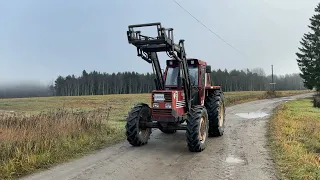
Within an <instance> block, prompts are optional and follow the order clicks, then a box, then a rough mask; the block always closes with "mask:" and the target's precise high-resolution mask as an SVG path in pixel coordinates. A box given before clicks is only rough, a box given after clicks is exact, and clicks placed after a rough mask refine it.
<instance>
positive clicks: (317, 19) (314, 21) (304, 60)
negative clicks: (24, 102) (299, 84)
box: [296, 3, 320, 91]
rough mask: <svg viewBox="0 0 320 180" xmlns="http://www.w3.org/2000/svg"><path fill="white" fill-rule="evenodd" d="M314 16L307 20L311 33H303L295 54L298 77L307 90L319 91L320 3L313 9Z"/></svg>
mask: <svg viewBox="0 0 320 180" xmlns="http://www.w3.org/2000/svg"><path fill="white" fill-rule="evenodd" d="M315 12H316V13H315V15H313V16H312V17H311V18H310V19H309V20H310V21H311V23H310V25H308V27H309V28H310V29H311V32H308V33H305V34H304V35H303V38H302V40H301V41H300V44H301V46H302V47H301V48H298V49H299V51H300V52H298V53H296V55H297V57H298V58H297V62H298V66H299V68H300V70H301V74H300V76H301V77H302V78H303V79H304V85H305V87H306V88H308V89H313V88H316V90H317V91H320V56H319V55H320V3H319V4H318V5H317V7H316V8H315Z"/></svg>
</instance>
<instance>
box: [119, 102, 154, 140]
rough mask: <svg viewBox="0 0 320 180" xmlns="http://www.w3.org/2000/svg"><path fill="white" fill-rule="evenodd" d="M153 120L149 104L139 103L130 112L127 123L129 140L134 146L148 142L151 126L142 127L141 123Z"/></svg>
mask: <svg viewBox="0 0 320 180" xmlns="http://www.w3.org/2000/svg"><path fill="white" fill-rule="evenodd" d="M150 120H151V109H150V107H149V106H148V105H147V104H143V103H140V104H137V105H135V106H134V107H133V108H132V109H131V111H130V112H129V113H128V117H127V124H126V126H125V127H126V136H127V141H128V142H129V143H130V144H131V145H132V146H142V145H145V144H147V143H148V140H149V138H150V134H151V128H141V127H140V126H139V124H140V123H141V122H142V123H143V122H147V121H150Z"/></svg>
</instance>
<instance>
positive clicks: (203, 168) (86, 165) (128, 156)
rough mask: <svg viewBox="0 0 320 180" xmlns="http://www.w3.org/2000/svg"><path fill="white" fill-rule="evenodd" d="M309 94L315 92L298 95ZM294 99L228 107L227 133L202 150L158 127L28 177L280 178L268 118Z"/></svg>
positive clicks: (118, 179) (42, 179)
mask: <svg viewBox="0 0 320 180" xmlns="http://www.w3.org/2000/svg"><path fill="white" fill-rule="evenodd" d="M307 96H311V94H304V95H298V96H293V98H297V97H298V98H301V97H307ZM291 98H292V97H290V98H279V99H272V100H260V101H255V102H250V103H244V104H240V105H236V106H232V107H229V108H227V115H226V118H227V119H226V120H227V122H226V131H225V135H224V136H222V137H219V138H210V139H209V141H208V146H207V148H206V150H205V151H203V152H201V153H191V152H189V151H188V148H187V146H186V141H185V135H184V132H183V131H178V133H176V134H174V135H167V134H163V133H161V132H160V131H159V130H154V131H153V133H152V136H151V139H150V141H149V143H148V144H147V145H145V146H143V147H138V148H135V147H131V146H130V145H129V143H127V142H126V141H125V142H123V143H120V144H117V145H115V146H112V147H109V148H106V149H104V150H101V151H99V152H97V153H95V154H93V155H90V156H86V157H84V158H81V159H78V160H75V161H72V162H70V163H66V164H63V165H59V166H57V167H54V168H52V169H51V170H48V171H44V172H41V173H38V174H35V175H32V176H29V177H27V178H25V179H36V180H38V179H39V180H49V179H50V180H51V179H52V180H53V179H59V180H63V179H73V180H78V179H81V180H87V179H92V180H95V179H110V180H126V179H139V180H142V179H145V180H158V179H159V180H177V179H190V180H191V179H192V180H193V179H199V180H206V179H210V180H212V179H237V180H242V179H243V180H249V179H254V180H256V179H259V180H264V179H277V177H276V175H275V170H274V167H273V162H272V159H271V158H270V156H269V154H268V153H269V152H268V147H267V146H266V137H265V134H266V122H267V119H268V117H269V115H270V113H272V110H273V108H274V107H275V106H277V105H279V104H280V103H283V102H285V101H286V100H289V99H291ZM249 112H250V114H248V113H249ZM251 112H254V113H251ZM259 116H261V117H259ZM262 116H264V117H262Z"/></svg>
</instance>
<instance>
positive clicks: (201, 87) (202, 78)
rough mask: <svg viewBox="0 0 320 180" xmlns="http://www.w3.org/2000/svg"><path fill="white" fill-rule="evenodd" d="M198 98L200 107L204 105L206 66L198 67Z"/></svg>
mask: <svg viewBox="0 0 320 180" xmlns="http://www.w3.org/2000/svg"><path fill="white" fill-rule="evenodd" d="M199 81H200V83H199V96H200V100H201V102H200V103H201V105H202V106H203V105H204V99H205V97H204V95H205V90H206V88H205V87H206V66H200V76H199Z"/></svg>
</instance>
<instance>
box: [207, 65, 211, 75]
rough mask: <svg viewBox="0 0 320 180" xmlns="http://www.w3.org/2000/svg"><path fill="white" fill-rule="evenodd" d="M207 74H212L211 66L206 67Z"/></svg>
mask: <svg viewBox="0 0 320 180" xmlns="http://www.w3.org/2000/svg"><path fill="white" fill-rule="evenodd" d="M206 73H211V66H210V65H207V66H206Z"/></svg>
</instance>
